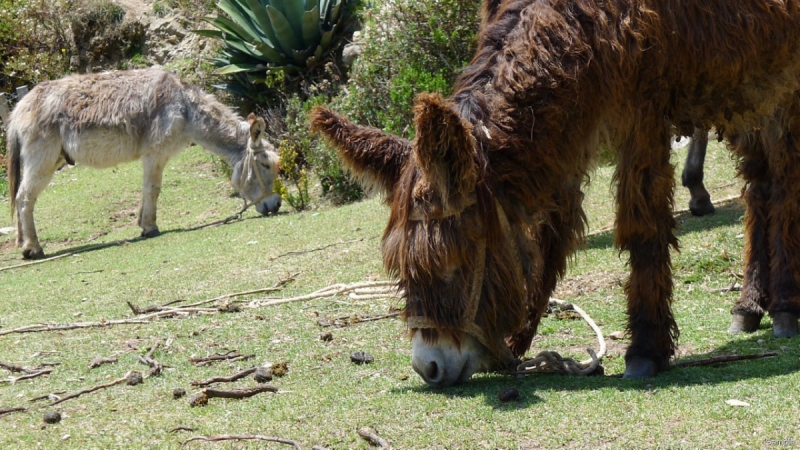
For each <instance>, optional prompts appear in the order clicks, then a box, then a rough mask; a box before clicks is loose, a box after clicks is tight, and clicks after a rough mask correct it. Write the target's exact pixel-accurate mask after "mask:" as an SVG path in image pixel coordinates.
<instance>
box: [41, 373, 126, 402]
mask: <svg viewBox="0 0 800 450" xmlns="http://www.w3.org/2000/svg"><path fill="white" fill-rule="evenodd" d="M141 381H142V374H140V373H139V372H136V371H130V372H128V373H127V374H125V376H124V377H122V378H119V379H117V380H114V381H110V382H108V383H105V384H100V385H97V386H92V387H90V388H87V389H83V390H81V391H78V392H75V393H74V394H69V395H67V396H65V397H61V398H60V399H58V400H56V401H54V402H53V403H50V405H49V406H55V405H57V404H59V403H62V402H65V401H67V400H71V399H73V398H78V397H80V396H81V395H83V394H89V393H92V392H94V391H99V390H100V389H107V388H110V387H112V386H116V385H118V384H122V383H127V384H128V385H129V386H134V385H137V384H139V383H141Z"/></svg>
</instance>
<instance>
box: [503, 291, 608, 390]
mask: <svg viewBox="0 0 800 450" xmlns="http://www.w3.org/2000/svg"><path fill="white" fill-rule="evenodd" d="M550 304H551V305H554V306H562V305H564V306H566V305H570V306H571V307H572V309H573V310H574V311H575V312H577V313H578V314H580V316H581V317H582V318H583V320H585V321H586V323H588V324H589V326H590V327H591V328H592V330H593V331H594V333H595V335H596V337H597V342H598V345H599V346H600V350H599V351H598V352H597V353H595V351H594V350H592V349H590V348H587V349H586V352H587V353H589V356H590V357H591V359H588V360H585V361H581V362H578V361H575V360H574V359H572V358H569V357H563V356H561V355H560V354H558V352H554V351H543V352H540V353H539V354H538V355H536V356H535V357H533V358H532V359H529V360H527V361H523V362H522V363H521V364H519V365H518V366H517V370H516V372H515V373H517V374H527V373H561V374H567V375H590V374H592V373H594V371H595V370H597V368H598V367H599V366H600V361H601V360H602V359H603V357H604V356H605V354H606V340H605V338H604V337H603V332H602V331H601V330H600V327H598V326H597V324H596V323H595V322H594V320H593V319H592V318H591V317H590V316H589V315H588V314H586V311H584V310H583V309H581V308H580V307H579V306H578V305H576V304H574V303H570V302H565V301H564V300H559V299H557V298H551V299H550Z"/></svg>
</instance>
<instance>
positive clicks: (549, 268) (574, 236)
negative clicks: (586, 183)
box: [508, 182, 584, 356]
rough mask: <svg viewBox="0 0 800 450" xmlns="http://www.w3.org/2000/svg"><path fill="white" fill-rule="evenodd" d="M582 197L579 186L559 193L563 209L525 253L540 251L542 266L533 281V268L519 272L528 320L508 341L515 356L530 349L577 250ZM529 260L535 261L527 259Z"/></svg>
mask: <svg viewBox="0 0 800 450" xmlns="http://www.w3.org/2000/svg"><path fill="white" fill-rule="evenodd" d="M583 197H584V195H583V193H582V192H581V190H580V183H579V182H576V183H575V187H574V188H573V189H567V190H565V191H564V192H562V194H561V199H560V200H561V201H559V204H561V205H565V206H566V208H565V209H564V211H562V212H560V213H559V214H555V213H554V214H550V216H549V217H548V220H547V221H546V224H545V225H543V226H541V227H539V230H538V232H537V240H536V243H537V245H535V246H533V248H530V249H526V251H528V253H531V252H538V251H541V256H542V260H543V264H542V267H540V268H539V270H540V271H542V273H539V274H533V276H532V278H533V279H531V275H530V274H532V273H533V272H534V270H535V268H533V267H524V268H523V270H525V272H526V274H528V284H529V289H528V317H527V319H526V321H525V326H524V327H523V329H522V330H521V331H519V332H517V333H515V334H514V335H513V336H511V338H510V339H509V340H508V346H509V348H510V349H511V351H512V353H514V355H516V356H522V355H523V354H524V353H525V352H526V351H527V350H528V349H529V348H530V346H531V342H532V341H533V338H534V336H535V335H536V330H537V328H538V327H539V322H540V321H541V319H542V316H543V315H544V312H545V311H546V310H547V306H548V301H549V300H550V295H551V294H552V293H553V290H555V288H556V283H557V282H558V280H559V278H561V277H562V276H564V273H565V272H566V270H567V259H568V258H569V255H571V254H572V253H573V252H574V251H575V250H577V248H578V245H579V243H580V239H579V236H580V235H581V234H582V231H583V225H584V220H583V219H584V213H583V209H582V203H583ZM520 248H521V249H522V247H520ZM529 259H530V260H533V261H535V260H538V259H537V258H532V257H531V255H529Z"/></svg>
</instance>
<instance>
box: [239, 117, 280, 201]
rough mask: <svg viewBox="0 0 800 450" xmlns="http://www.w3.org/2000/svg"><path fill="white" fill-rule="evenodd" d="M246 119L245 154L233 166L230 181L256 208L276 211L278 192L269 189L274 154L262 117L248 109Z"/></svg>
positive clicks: (275, 162) (274, 166) (275, 159)
mask: <svg viewBox="0 0 800 450" xmlns="http://www.w3.org/2000/svg"><path fill="white" fill-rule="evenodd" d="M247 122H248V123H249V125H250V133H249V135H248V138H247V150H246V154H245V155H244V158H242V160H241V162H240V163H239V164H236V166H235V167H234V168H233V175H232V177H231V182H232V183H233V185H234V186H235V187H236V188H237V189H238V190H239V195H240V196H241V197H242V198H244V199H245V200H246V201H248V202H250V203H253V204H255V206H256V210H257V211H258V212H259V213H261V214H263V215H265V216H266V215H267V214H269V213H277V212H278V209H280V207H281V196H280V194H277V193H273V192H272V188H273V185H274V183H275V178H276V177H277V176H278V154H277V153H276V152H275V148H274V147H273V146H272V145H271V144H270V143H269V141H268V140H267V137H266V132H265V130H266V123H265V122H264V119H262V118H261V117H257V116H256V115H255V114H253V113H250V115H249V116H247Z"/></svg>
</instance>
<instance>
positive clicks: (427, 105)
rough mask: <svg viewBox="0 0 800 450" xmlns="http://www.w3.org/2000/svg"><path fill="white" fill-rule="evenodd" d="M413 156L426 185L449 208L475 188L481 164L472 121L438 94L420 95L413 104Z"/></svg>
mask: <svg viewBox="0 0 800 450" xmlns="http://www.w3.org/2000/svg"><path fill="white" fill-rule="evenodd" d="M414 113H415V118H414V124H415V126H416V128H417V138H416V140H415V141H414V155H415V157H416V159H417V162H418V163H419V166H420V169H421V170H422V174H423V176H424V178H425V180H426V181H427V184H428V185H429V186H430V187H431V188H432V189H433V190H434V191H435V193H436V194H437V196H438V197H439V198H440V199H441V201H442V202H443V206H444V207H445V209H447V207H448V204H449V203H451V202H453V201H455V202H456V203H458V201H459V200H461V199H463V198H465V197H467V196H468V195H469V194H470V193H472V192H473V191H474V190H475V184H476V183H477V180H478V167H477V165H476V161H475V145H476V142H475V138H474V137H473V136H472V124H470V123H469V122H467V121H466V120H464V119H462V118H461V116H459V114H458V112H456V110H455V109H454V108H453V105H452V104H450V103H449V102H447V101H445V100H444V99H443V98H442V96H441V95H439V94H421V95H420V96H419V97H417V104H416V106H415V107H414Z"/></svg>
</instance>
